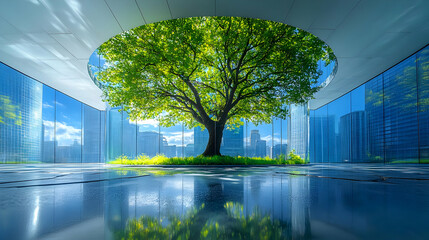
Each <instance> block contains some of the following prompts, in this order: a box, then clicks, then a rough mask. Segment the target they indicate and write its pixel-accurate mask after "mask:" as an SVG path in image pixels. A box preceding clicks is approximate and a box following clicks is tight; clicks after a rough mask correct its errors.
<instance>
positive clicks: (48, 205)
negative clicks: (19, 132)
mask: <svg viewBox="0 0 429 240" xmlns="http://www.w3.org/2000/svg"><path fill="white" fill-rule="evenodd" d="M428 224H429V165H368V164H359V165H350V164H338V165H334V164H330V165H308V166H288V167H226V168H223V167H207V168H198V167H190V168H187V167H179V168H161V167H159V168H148V167H146V168H132V167H125V166H124V167H121V166H112V165H103V164H74V165H73V164H57V165H43V164H42V165H41V164H39V165H35V164H34V165H0V239H121V238H125V239H128V238H130V239H132V238H134V239H139V238H141V239H150V238H156V239H168V238H172V239H180V238H181V239H262V238H266V239H429V227H428Z"/></svg>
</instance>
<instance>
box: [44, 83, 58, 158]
mask: <svg viewBox="0 0 429 240" xmlns="http://www.w3.org/2000/svg"><path fill="white" fill-rule="evenodd" d="M41 160H42V162H44V163H53V162H55V90H54V89H52V88H50V87H48V86H45V85H44V86H43V103H42V158H41Z"/></svg>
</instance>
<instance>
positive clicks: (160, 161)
mask: <svg viewBox="0 0 429 240" xmlns="http://www.w3.org/2000/svg"><path fill="white" fill-rule="evenodd" d="M109 163H110V164H123V165H289V164H305V161H304V160H303V159H302V158H301V157H300V156H299V155H296V154H295V153H294V151H291V152H290V153H289V155H288V157H287V159H286V158H285V156H284V155H280V156H279V157H278V158H276V159H271V158H268V157H265V158H258V157H252V158H251V157H241V156H238V157H230V156H212V157H204V156H197V157H185V158H178V157H174V158H168V157H166V156H164V155H158V156H155V157H152V158H150V157H147V156H145V155H140V156H138V157H137V158H136V159H130V158H128V157H127V156H120V157H118V158H117V159H115V160H113V161H111V162H109Z"/></svg>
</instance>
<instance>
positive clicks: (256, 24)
mask: <svg viewBox="0 0 429 240" xmlns="http://www.w3.org/2000/svg"><path fill="white" fill-rule="evenodd" d="M98 53H99V54H101V55H103V57H104V58H105V59H106V66H107V67H106V68H105V69H103V70H102V71H101V72H100V73H99V75H98V80H99V81H101V82H102V83H103V85H104V88H103V92H104V95H105V97H106V100H107V101H108V103H109V104H110V105H111V106H113V107H115V106H122V105H123V106H124V110H125V111H127V112H129V115H130V117H131V119H133V120H134V119H154V118H157V119H159V120H160V124H161V125H162V126H172V125H174V124H176V123H178V122H183V123H184V124H185V125H186V126H187V127H189V128H191V127H195V126H197V125H199V126H201V127H207V126H208V125H209V124H210V123H212V122H213V121H217V122H219V123H220V124H221V125H225V124H226V125H228V126H230V127H231V126H232V127H235V126H238V125H241V124H243V122H242V120H247V121H251V122H253V123H255V124H258V123H261V122H271V119H272V117H273V116H275V117H282V118H284V117H286V115H287V110H286V109H285V108H284V106H285V105H287V104H290V103H303V102H306V101H308V100H309V99H310V98H312V96H313V94H314V93H315V92H316V91H317V90H318V88H317V87H314V85H313V84H314V83H315V80H314V79H317V77H318V76H319V75H320V74H321V73H320V72H319V71H318V67H317V61H318V60H320V59H324V60H325V61H326V62H327V63H329V61H330V60H333V59H334V58H335V57H334V55H333V53H332V50H331V49H330V48H329V47H328V46H327V45H326V44H325V43H323V42H322V41H320V40H319V39H318V38H317V37H315V36H313V35H312V34H310V33H308V32H305V31H302V30H299V29H297V28H294V27H292V26H288V25H285V24H282V23H277V22H271V21H263V20H258V19H250V18H237V17H194V18H184V19H174V20H169V21H163V22H158V23H153V24H147V25H143V26H140V27H137V28H134V29H131V30H129V31H126V32H124V33H121V34H119V35H117V36H115V37H113V38H111V39H110V40H108V41H107V42H105V43H104V44H102V45H101V46H100V47H99V49H98Z"/></svg>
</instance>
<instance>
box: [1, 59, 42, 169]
mask: <svg viewBox="0 0 429 240" xmlns="http://www.w3.org/2000/svg"><path fill="white" fill-rule="evenodd" d="M42 92H43V85H42V84H41V83H39V82H36V81H34V80H32V79H30V78H29V77H27V76H25V75H23V74H21V73H19V72H17V71H15V70H14V69H12V68H9V67H8V66H6V65H3V64H0V136H1V138H0V162H3V163H7V162H9V163H15V162H17V163H20V162H40V158H41V152H42V151H41V150H42V141H41V138H42Z"/></svg>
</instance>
